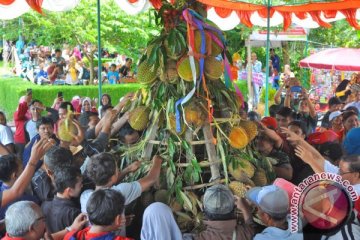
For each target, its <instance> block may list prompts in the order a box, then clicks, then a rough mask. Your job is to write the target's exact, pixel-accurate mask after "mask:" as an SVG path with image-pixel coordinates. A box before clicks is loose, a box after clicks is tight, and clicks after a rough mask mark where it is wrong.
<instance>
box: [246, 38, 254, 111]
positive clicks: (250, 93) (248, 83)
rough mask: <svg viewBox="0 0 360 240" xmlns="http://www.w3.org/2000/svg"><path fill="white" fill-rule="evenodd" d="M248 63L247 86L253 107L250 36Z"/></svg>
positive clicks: (249, 105)
mask: <svg viewBox="0 0 360 240" xmlns="http://www.w3.org/2000/svg"><path fill="white" fill-rule="evenodd" d="M247 41H248V44H247V64H246V68H247V69H246V72H247V86H248V107H249V109H252V107H253V97H254V96H253V89H252V84H251V82H252V65H251V45H250V37H249V39H248V40H247Z"/></svg>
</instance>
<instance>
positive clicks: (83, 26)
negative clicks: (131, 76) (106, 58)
mask: <svg viewBox="0 0 360 240" xmlns="http://www.w3.org/2000/svg"><path fill="white" fill-rule="evenodd" d="M96 2H97V1H96V0H88V1H81V2H80V4H79V5H78V6H77V7H76V8H74V9H73V10H71V11H68V12H61V13H56V12H49V11H45V13H44V15H40V14H39V13H37V12H35V11H30V12H29V13H26V14H24V15H23V16H22V17H21V18H22V22H23V24H22V25H21V26H22V27H21V28H20V31H21V32H22V35H23V36H24V37H25V39H26V40H27V41H29V40H31V39H35V40H36V42H37V44H38V45H52V46H55V47H61V46H62V45H63V44H64V43H67V44H69V45H70V46H76V45H82V44H84V43H86V42H89V43H92V44H93V45H95V46H96V43H97V5H96V4H97V3H96ZM152 11H153V10H150V11H148V12H146V13H143V14H139V15H137V16H131V15H127V14H126V13H125V12H123V11H122V10H121V9H120V8H119V7H118V6H117V4H116V3H115V2H114V1H113V0H103V1H101V39H102V47H104V48H107V49H108V50H109V51H110V52H114V51H117V52H118V53H121V54H125V55H127V56H129V57H131V58H133V59H135V61H134V62H136V60H137V59H138V58H139V57H140V54H141V52H142V50H143V49H144V48H145V47H146V44H147V42H148V40H149V39H150V38H152V37H153V36H155V35H157V34H159V31H158V27H157V26H156V24H155V22H154V18H153V17H152V16H153V14H152ZM2 33H4V34H5V38H6V39H9V40H16V39H17V38H18V34H19V21H18V19H14V20H11V21H7V22H6V27H5V28H2ZM92 51H93V52H95V51H96V48H94V49H92ZM84 52H85V51H84ZM86 57H87V58H88V59H89V62H90V64H91V69H93V66H92V65H93V54H92V53H91V54H87V55H86Z"/></svg>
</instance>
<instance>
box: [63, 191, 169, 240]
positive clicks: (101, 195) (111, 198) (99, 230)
mask: <svg viewBox="0 0 360 240" xmlns="http://www.w3.org/2000/svg"><path fill="white" fill-rule="evenodd" d="M124 210H125V198H124V197H123V195H122V194H121V193H120V192H118V191H115V190H112V189H100V190H97V191H96V192H94V193H93V194H92V195H91V197H90V198H89V201H88V203H87V205H86V212H87V213H88V219H89V221H90V223H91V226H89V227H87V228H85V229H83V230H81V231H71V232H69V233H68V234H67V235H66V236H65V238H64V240H94V239H96V240H112V239H114V240H131V239H130V238H127V237H121V236H115V233H114V232H115V231H117V230H118V229H119V228H121V227H123V226H125V215H124ZM169 240H170V239H169Z"/></svg>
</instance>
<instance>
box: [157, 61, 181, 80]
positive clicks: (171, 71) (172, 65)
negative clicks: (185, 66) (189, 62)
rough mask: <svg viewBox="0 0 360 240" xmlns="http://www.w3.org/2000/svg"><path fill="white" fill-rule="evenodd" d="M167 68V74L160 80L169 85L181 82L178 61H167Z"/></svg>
mask: <svg viewBox="0 0 360 240" xmlns="http://www.w3.org/2000/svg"><path fill="white" fill-rule="evenodd" d="M165 68H166V69H165V72H164V74H162V75H161V76H160V80H161V81H163V82H167V83H176V82H177V81H178V80H179V75H178V73H177V69H176V61H174V60H171V59H167V61H166V66H165Z"/></svg>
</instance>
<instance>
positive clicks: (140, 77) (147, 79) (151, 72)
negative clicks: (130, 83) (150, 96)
mask: <svg viewBox="0 0 360 240" xmlns="http://www.w3.org/2000/svg"><path fill="white" fill-rule="evenodd" d="M157 74H158V68H155V66H154V65H150V64H149V63H148V61H147V60H144V61H143V62H141V63H140V64H139V66H138V73H137V81H138V82H139V83H142V84H145V85H149V84H151V83H153V82H154V81H155V80H156V77H157Z"/></svg>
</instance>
